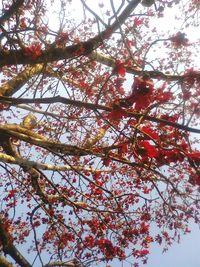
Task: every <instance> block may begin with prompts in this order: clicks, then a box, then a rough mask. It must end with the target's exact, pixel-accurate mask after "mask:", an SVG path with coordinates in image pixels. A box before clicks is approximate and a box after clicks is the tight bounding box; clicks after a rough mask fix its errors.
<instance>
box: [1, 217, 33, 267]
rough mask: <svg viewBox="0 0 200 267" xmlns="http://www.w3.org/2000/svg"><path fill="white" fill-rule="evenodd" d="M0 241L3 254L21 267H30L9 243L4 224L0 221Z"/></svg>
mask: <svg viewBox="0 0 200 267" xmlns="http://www.w3.org/2000/svg"><path fill="white" fill-rule="evenodd" d="M0 241H1V243H2V246H3V252H4V253H5V254H9V255H10V256H11V257H12V258H13V259H14V260H15V261H16V262H17V263H18V264H19V265H20V266H21V267H31V264H30V263H29V262H28V261H27V260H26V259H25V258H24V257H23V256H22V254H21V253H20V252H19V251H18V250H17V249H16V247H15V246H14V245H13V243H12V241H11V236H9V234H8V233H7V232H6V230H5V228H4V224H3V222H2V220H1V219H0Z"/></svg>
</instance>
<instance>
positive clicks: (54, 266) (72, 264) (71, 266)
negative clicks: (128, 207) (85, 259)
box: [44, 260, 83, 267]
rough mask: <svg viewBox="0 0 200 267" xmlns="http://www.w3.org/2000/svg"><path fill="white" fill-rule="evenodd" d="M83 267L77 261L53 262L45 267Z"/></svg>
mask: <svg viewBox="0 0 200 267" xmlns="http://www.w3.org/2000/svg"><path fill="white" fill-rule="evenodd" d="M58 266H60V267H83V265H82V264H80V263H78V262H77V261H76V260H72V261H68V262H60V261H56V262H51V263H48V264H46V265H45V266H44V267H58Z"/></svg>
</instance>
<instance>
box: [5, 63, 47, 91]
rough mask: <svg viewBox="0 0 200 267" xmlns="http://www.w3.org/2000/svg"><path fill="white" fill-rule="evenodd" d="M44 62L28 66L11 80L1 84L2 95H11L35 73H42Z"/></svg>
mask: <svg viewBox="0 0 200 267" xmlns="http://www.w3.org/2000/svg"><path fill="white" fill-rule="evenodd" d="M43 67H44V65H43V64H36V65H33V66H28V67H27V68H25V69H24V70H23V71H22V72H20V73H19V74H18V75H16V76H15V77H14V78H12V79H11V80H10V81H8V82H6V83H4V84H3V85H1V86H0V95H2V96H11V95H13V94H14V93H16V92H17V91H18V90H19V89H20V88H21V87H22V86H24V85H25V84H26V82H27V81H28V80H29V79H30V78H32V77H33V76H34V75H36V74H38V73H40V72H41V71H42V69H43Z"/></svg>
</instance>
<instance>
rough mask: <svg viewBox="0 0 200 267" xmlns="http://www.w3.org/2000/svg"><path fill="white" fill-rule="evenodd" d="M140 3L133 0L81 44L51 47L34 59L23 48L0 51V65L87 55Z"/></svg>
mask: <svg viewBox="0 0 200 267" xmlns="http://www.w3.org/2000/svg"><path fill="white" fill-rule="evenodd" d="M139 3H140V0H132V1H130V2H129V4H128V5H127V7H126V8H125V9H124V11H123V12H122V13H121V15H120V16H119V17H118V18H117V19H116V20H115V22H114V23H113V24H112V25H111V26H108V27H107V28H106V29H105V30H104V31H102V32H100V33H99V34H98V35H96V36H95V37H94V38H91V39H89V40H88V41H86V42H80V43H79V44H75V45H70V46H67V47H51V48H49V49H47V50H44V51H42V54H41V56H40V57H39V58H37V59H33V58H32V57H31V56H27V55H26V53H24V51H23V50H22V49H19V50H10V51H7V50H6V51H4V50H2V51H0V58H1V62H0V67H4V66H10V65H16V64H22V65H25V64H37V63H48V62H53V61H58V60H62V59H70V58H75V57H78V56H84V55H85V56H87V55H89V54H90V53H92V51H93V50H95V49H96V48H98V46H99V45H101V44H102V43H103V41H104V40H106V39H108V38H109V37H110V36H111V35H112V33H113V32H114V31H116V30H117V29H118V28H119V26H120V24H121V25H122V24H123V23H124V22H125V21H126V19H127V18H128V16H129V15H130V14H131V13H132V11H133V10H134V9H135V8H136V7H137V5H138V4H139Z"/></svg>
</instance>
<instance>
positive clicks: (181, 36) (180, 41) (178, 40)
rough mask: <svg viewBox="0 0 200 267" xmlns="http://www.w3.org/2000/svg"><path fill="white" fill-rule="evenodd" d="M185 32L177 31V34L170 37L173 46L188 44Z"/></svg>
mask: <svg viewBox="0 0 200 267" xmlns="http://www.w3.org/2000/svg"><path fill="white" fill-rule="evenodd" d="M185 35H186V34H185V33H182V32H177V34H176V35H175V36H173V37H171V38H170V40H171V41H172V44H173V45H174V47H176V48H178V47H181V46H188V39H187V38H186V37H185Z"/></svg>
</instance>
